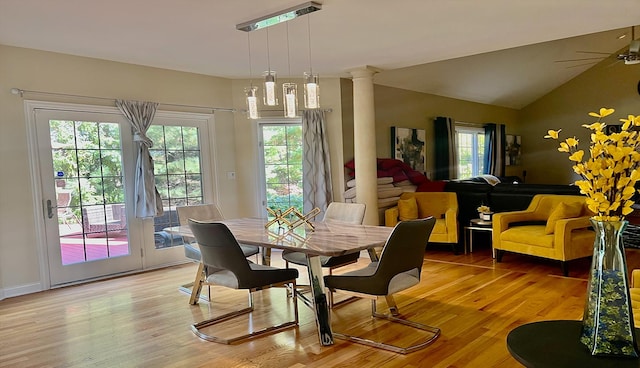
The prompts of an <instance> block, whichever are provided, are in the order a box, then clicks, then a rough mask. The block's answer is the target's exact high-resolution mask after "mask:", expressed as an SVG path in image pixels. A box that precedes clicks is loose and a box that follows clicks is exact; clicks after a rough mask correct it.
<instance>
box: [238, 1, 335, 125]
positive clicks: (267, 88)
mask: <svg viewBox="0 0 640 368" xmlns="http://www.w3.org/2000/svg"><path fill="white" fill-rule="evenodd" d="M320 9H322V5H321V4H319V3H316V2H314V1H309V2H306V3H303V4H300V5H298V6H294V7H291V8H288V9H285V10H282V11H280V12H277V13H273V14H269V15H267V16H264V17H260V18H258V19H254V20H251V21H248V22H244V23H241V24H238V25H236V29H238V30H241V31H245V32H247V34H248V32H251V31H255V30H260V29H263V28H267V27H270V26H274V25H277V24H280V23H284V22H287V21H289V20H292V19H295V18H298V17H300V16H303V15H308V14H310V13H313V12H315V11H318V10H320ZM286 25H287V68H288V72H289V74H288V76H287V77H288V78H291V64H290V55H289V23H287V24H286ZM266 33H267V42H266V43H267V70H266V71H265V72H264V73H263V77H264V92H263V103H264V106H276V105H278V96H277V92H276V91H277V89H276V83H277V81H276V72H275V71H273V70H271V55H270V50H269V28H267V29H266ZM307 37H308V40H309V72H308V73H304V84H303V86H304V88H303V89H304V106H305V108H306V109H317V108H319V107H320V98H319V97H320V96H319V78H318V75H317V74H313V69H312V68H311V25H310V23H309V18H307ZM249 78H250V81H249V83H250V86H249V87H246V88H245V90H244V92H245V98H246V102H247V112H248V113H247V117H248V118H249V119H258V118H259V113H258V106H257V101H258V87H256V86H254V85H253V82H252V80H251V79H252V73H251V43H250V41H249ZM282 100H283V104H284V116H285V117H287V118H295V117H298V114H297V113H298V86H297V85H296V83H293V82H290V81H289V82H286V83H283V84H282Z"/></svg>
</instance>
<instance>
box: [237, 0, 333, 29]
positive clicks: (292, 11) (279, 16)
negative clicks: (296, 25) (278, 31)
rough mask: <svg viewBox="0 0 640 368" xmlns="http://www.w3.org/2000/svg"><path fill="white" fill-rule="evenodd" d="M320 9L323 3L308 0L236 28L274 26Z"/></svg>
mask: <svg viewBox="0 0 640 368" xmlns="http://www.w3.org/2000/svg"><path fill="white" fill-rule="evenodd" d="M320 9H322V4H319V3H316V2H315V1H308V2H306V3H303V4H300V5H297V6H294V7H291V8H288V9H285V10H282V11H279V12H276V13H273V14H269V15H266V16H264V17H260V18H257V19H254V20H250V21H248V22H244V23H240V24H237V25H236V29H237V30H239V31H245V32H251V31H255V30H257V29H261V28H266V27H269V26H274V25H276V24H280V23H283V22H286V21H289V20H292V19H295V18H298V17H301V16H303V15H307V14H309V13H313V12H314V11H318V10H320Z"/></svg>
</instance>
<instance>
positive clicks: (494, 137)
mask: <svg viewBox="0 0 640 368" xmlns="http://www.w3.org/2000/svg"><path fill="white" fill-rule="evenodd" d="M506 139H507V136H506V131H505V125H504V124H493V123H492V124H487V125H486V126H485V127H484V173H485V174H491V175H493V176H504V172H505V156H504V155H505V153H506V149H505V142H506Z"/></svg>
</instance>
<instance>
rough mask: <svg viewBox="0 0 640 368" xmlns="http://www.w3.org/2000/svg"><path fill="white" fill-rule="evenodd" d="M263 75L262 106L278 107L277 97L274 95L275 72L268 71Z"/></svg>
mask: <svg viewBox="0 0 640 368" xmlns="http://www.w3.org/2000/svg"><path fill="white" fill-rule="evenodd" d="M263 75H264V104H265V105H267V106H276V105H278V96H277V95H276V72H274V71H273V70H268V71H266V72H264V73H263Z"/></svg>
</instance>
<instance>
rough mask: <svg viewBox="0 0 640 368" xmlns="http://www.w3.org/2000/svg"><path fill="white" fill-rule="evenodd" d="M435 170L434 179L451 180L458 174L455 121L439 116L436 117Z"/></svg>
mask: <svg viewBox="0 0 640 368" xmlns="http://www.w3.org/2000/svg"><path fill="white" fill-rule="evenodd" d="M434 134H435V156H434V161H435V170H434V172H433V178H429V179H432V180H449V179H455V178H456V177H457V176H458V170H457V162H458V158H457V153H456V144H455V139H456V131H455V122H454V121H453V119H451V118H447V117H442V116H438V117H437V118H435V119H434Z"/></svg>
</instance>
